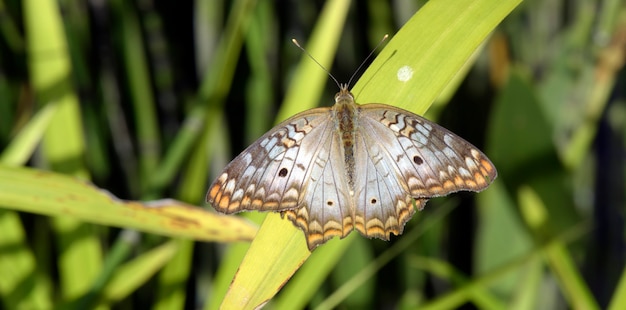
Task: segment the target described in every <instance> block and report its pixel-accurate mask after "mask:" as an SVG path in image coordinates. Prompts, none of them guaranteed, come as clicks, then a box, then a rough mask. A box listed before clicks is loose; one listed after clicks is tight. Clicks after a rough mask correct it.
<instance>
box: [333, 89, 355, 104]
mask: <svg viewBox="0 0 626 310" xmlns="http://www.w3.org/2000/svg"><path fill="white" fill-rule="evenodd" d="M346 102H350V103H354V95H352V93H351V92H350V91H349V90H348V84H339V92H338V93H337V94H335V104H339V103H346Z"/></svg>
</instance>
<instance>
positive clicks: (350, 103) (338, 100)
mask: <svg viewBox="0 0 626 310" xmlns="http://www.w3.org/2000/svg"><path fill="white" fill-rule="evenodd" d="M358 109H359V107H358V106H357V105H356V104H354V98H353V97H352V94H350V92H348V91H347V90H345V91H344V90H342V91H341V92H340V93H338V94H337V96H336V97H335V105H334V106H333V113H334V114H335V118H334V119H335V120H336V123H335V130H336V131H337V134H338V135H339V136H340V137H341V144H342V146H343V153H344V162H345V167H346V175H347V178H348V184H349V187H350V190H351V191H354V173H355V170H354V169H355V167H354V141H355V136H356V131H357V127H358V124H357V122H358V113H359V112H358Z"/></svg>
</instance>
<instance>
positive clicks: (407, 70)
mask: <svg viewBox="0 0 626 310" xmlns="http://www.w3.org/2000/svg"><path fill="white" fill-rule="evenodd" d="M397 75H398V80H399V81H400V82H408V81H409V80H410V79H411V78H412V77H413V68H411V67H409V66H403V67H401V68H400V69H398V73H397Z"/></svg>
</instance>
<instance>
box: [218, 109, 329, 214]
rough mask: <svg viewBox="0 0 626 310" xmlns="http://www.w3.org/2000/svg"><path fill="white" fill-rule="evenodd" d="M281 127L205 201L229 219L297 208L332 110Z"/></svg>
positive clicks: (230, 169)
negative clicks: (233, 215) (251, 212)
mask: <svg viewBox="0 0 626 310" xmlns="http://www.w3.org/2000/svg"><path fill="white" fill-rule="evenodd" d="M304 113H306V114H304V115H303V114H298V115H296V116H294V117H292V118H290V119H288V120H286V121H284V122H283V123H281V124H279V125H277V126H276V127H274V128H273V129H272V130H270V131H269V132H268V133H266V134H265V135H263V136H262V137H261V138H259V139H258V140H257V141H255V142H254V143H253V144H252V145H250V146H249V147H248V148H247V149H246V150H244V151H243V152H242V153H241V154H239V156H237V157H236V158H235V159H233V161H231V162H230V163H229V164H228V166H226V168H224V171H223V172H222V173H221V174H220V176H218V178H217V179H216V180H215V182H213V184H212V185H211V186H210V187H209V191H208V193H207V197H206V200H207V202H209V203H210V204H211V205H213V207H214V208H215V209H216V210H218V211H220V212H224V213H235V212H239V211H244V210H259V211H282V210H287V209H294V208H297V207H298V204H299V201H300V196H301V193H302V191H303V188H304V187H306V185H307V184H306V179H305V177H304V176H305V175H306V173H307V171H308V170H309V169H310V167H311V166H312V163H313V158H314V156H315V153H316V152H317V151H318V148H319V147H320V141H322V140H323V139H324V138H325V137H326V136H327V134H328V131H329V129H330V128H331V126H330V124H331V122H330V121H329V113H328V108H320V109H314V110H310V111H306V112H304Z"/></svg>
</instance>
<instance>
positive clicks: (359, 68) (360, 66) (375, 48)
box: [348, 34, 389, 86]
mask: <svg viewBox="0 0 626 310" xmlns="http://www.w3.org/2000/svg"><path fill="white" fill-rule="evenodd" d="M388 37H389V35H388V34H385V35H384V36H383V38H382V39H381V40H380V42H378V44H376V47H374V49H373V50H372V51H371V52H370V53H369V55H367V57H365V59H364V60H363V62H361V64H360V65H359V67H358V68H356V71H354V73H352V76H351V77H350V80H348V86H349V85H350V84H352V79H354V77H355V76H356V74H357V73H359V71H360V70H361V68H362V67H363V65H365V62H366V61H367V60H368V59H370V57H372V55H373V54H374V52H375V51H376V50H377V49H378V48H379V47H380V45H381V44H383V42H385V40H387V38H388Z"/></svg>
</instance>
